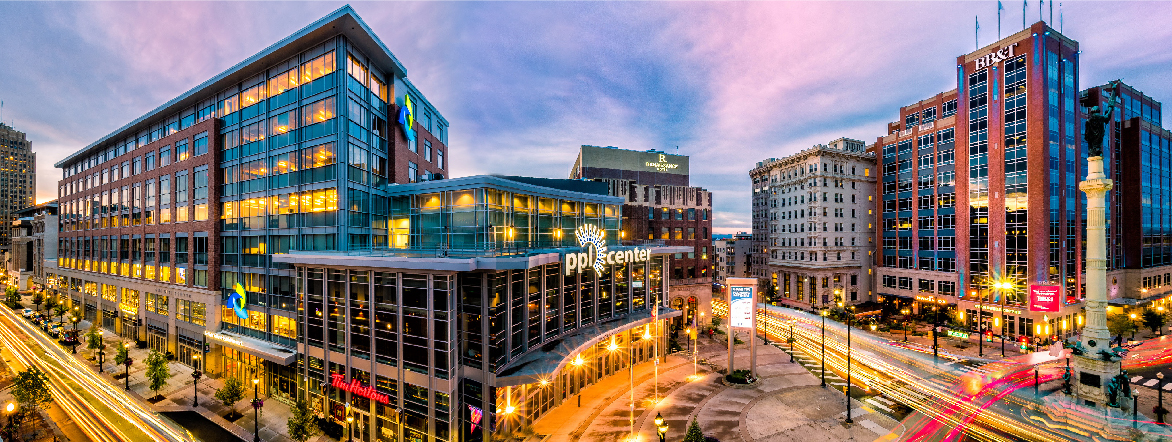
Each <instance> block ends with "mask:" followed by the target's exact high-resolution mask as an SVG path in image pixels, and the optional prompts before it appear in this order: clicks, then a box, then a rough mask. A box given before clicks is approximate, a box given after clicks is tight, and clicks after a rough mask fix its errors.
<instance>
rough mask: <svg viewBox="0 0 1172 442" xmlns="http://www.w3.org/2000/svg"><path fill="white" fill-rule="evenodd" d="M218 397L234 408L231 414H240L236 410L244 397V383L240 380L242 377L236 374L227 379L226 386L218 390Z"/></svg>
mask: <svg viewBox="0 0 1172 442" xmlns="http://www.w3.org/2000/svg"><path fill="white" fill-rule="evenodd" d="M216 399H218V400H219V401H220V402H223V403H224V405H226V406H228V408H229V409H231V410H232V412H231V413H229V415H233V414H240V413H239V412H237V411H236V409H235V405H236V403H237V402H240V401H241V400H243V399H244V383H243V382H240V379H236V377H235V376H232V377H229V378H228V379H225V380H224V386H223V387H222V388H220V389H219V390H216Z"/></svg>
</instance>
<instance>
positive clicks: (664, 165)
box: [645, 153, 680, 172]
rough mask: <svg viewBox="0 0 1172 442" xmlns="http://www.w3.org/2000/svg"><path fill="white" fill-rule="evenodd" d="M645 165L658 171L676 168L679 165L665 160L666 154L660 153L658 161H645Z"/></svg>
mask: <svg viewBox="0 0 1172 442" xmlns="http://www.w3.org/2000/svg"><path fill="white" fill-rule="evenodd" d="M645 165H646V166H647V167H652V168H655V170H658V171H660V172H667V171H669V170H673V169H678V168H679V167H680V165H679V164H675V163H669V162H667V155H665V154H662V153H661V154H659V161H655V162H652V161H646V162H645Z"/></svg>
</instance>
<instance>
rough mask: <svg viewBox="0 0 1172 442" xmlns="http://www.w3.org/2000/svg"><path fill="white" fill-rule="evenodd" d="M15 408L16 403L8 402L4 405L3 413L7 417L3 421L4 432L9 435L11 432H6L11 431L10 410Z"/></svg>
mask: <svg viewBox="0 0 1172 442" xmlns="http://www.w3.org/2000/svg"><path fill="white" fill-rule="evenodd" d="M15 410H16V404H14V403H12V402H9V403H8V405H6V406H5V407H4V415H5V416H6V417H7V419H5V421H4V432H5V433H6V434H7V436H9V437H11V436H12V434H8V432H10V431H12V412H13V411H15Z"/></svg>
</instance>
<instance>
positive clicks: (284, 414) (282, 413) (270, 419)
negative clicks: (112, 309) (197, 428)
mask: <svg viewBox="0 0 1172 442" xmlns="http://www.w3.org/2000/svg"><path fill="white" fill-rule="evenodd" d="M26 298H28V297H26ZM22 301H25V302H24V304H29V302H28V301H27V299H26V300H22ZM2 308H7V307H2ZM89 326H90V324H89V322H88V321H83V322H81V323H79V324H78V327H77V328H78V330H79V331H80V332H81V333H82V334H83V335H84V334H85V331H86V330H88V329H89ZM66 328H67V329H69V328H71V326H69V325H67V326H66ZM105 331H106V333H105V334H104V339H103V341H104V342H105V344H106V350H105V356H104V358H103V366H102V372H103V378H105V379H106V381H107V382H109V383H110V384H111V385H114V386H116V387H118V388H124V387H125V385H126V380H125V379H115V378H114V375H119V374H122V373H125V371H126V367H125V366H123V365H119V364H115V363H114V356H115V355H116V354H117V347H118V346H119V345H122V344H123V343H126V342H130V343H131V347H130V350H129V355H130V357H131V358H132V359H133V361H134V363H133V364H132V365H131V367H130V393H132V394H131V396H132V397H134V398H135V399H137V400H139V401H141V402H142V403H144V404H148V405H149V406H151V408H153V409H154V410H155V411H157V412H174V411H197V412H199V413H200V414H201V415H202V416H204V417H205V418H207V419H208V420H210V421H212V422H214V423H215V424H217V425H219V426H221V427H223V428H224V429H226V430H228V431H229V432H231V433H233V434H235V435H236V436H237V437H240V438H241V439H242V440H245V441H251V440H252V439H253V424H254V423H255V422H256V421H255V419H254V417H253V416H254V413H253V410H252V406H251V405H250V403H249V401H251V400H252V392H251V391H248V392H247V393H248V394H246V395H245V396H246V397H245V399H243V400H241V401H240V402H239V403H237V404H235V407H233V408H235V409H236V410H238V411H240V412H241V413H242V414H243V415H244V417H241V418H239V419H237V420H236V421H235V422H228V421H227V420H225V419H224V418H223V416H224V415H227V414H228V412H229V407H227V406H225V405H224V404H223V403H221V402H220V401H219V400H216V399H215V397H214V395H215V393H216V390H217V389H219V388H220V387H222V386H223V385H224V379H222V378H216V379H212V378H209V377H208V376H207V374H206V373H205V374H204V376H203V377H202V378H200V380H199V407H196V408H194V409H193V408H192V406H191V405H192V395H193V394H194V387H193V386H192V384H193V382H194V379H193V378H192V377H191V373H192V371H193V370H192V368H191V367H188V366H186V365H184V364H181V363H178V362H175V361H172V362H170V363H169V364H168V366H169V368H170V371H171V378H170V379H168V380H167V384H166V386H164V387H163V389H161V390H159V392H158V394H160V395H162V396H164V399H163V400H160V401H159V402H157V403H154V404H152V403H151V402H149V401H147V400H146V398H149V397H153V396H154V395H155V392H154V391H153V390H150V389H148V388H147V386H148V385H149V382H148V381H147V379H146V364H145V362H146V358H147V354H148V353H149V352H150V349H149V348H137V347H136V346H135V345H134V343H133V341H128V340H126V339H124V338H122V337H120V336H117V335H116V334H115V333H114V332H113V330H108V329H107V330H105ZM82 341H83V342H82V344H81V345H78V346H77V354H75V355H73V356H74V357H76V358H79V359H83V360H85V361H86V363H87V364H88V365H89V366H90V367H92V368H93V369H94V370H97V352H96V351H91V350H88V349H86V348H85V346H84V337H83V339H82ZM65 349H66V352H68V351H69V348H68V347H65ZM246 387H249V386H246ZM246 390H251V388H246ZM261 399H264V408H262V409H261V412H260V438H261V440H264V441H266V442H291V441H292V439H290V438H289V437H288V428H287V425H286V424H287V422H288V420H289V416H291V412H290V410H289V406H288V405H285V404H283V403H281V402H279V401H277V400H276V399H273V398H271V397H267V396H263V395H262V396H261ZM56 419H57V418H56V417H54V420H56ZM329 440H332V439H331V438H329V437H327V436H324V435H319V436H317V437H315V438H311V439H310V442H317V441H329ZM217 442H227V441H217Z"/></svg>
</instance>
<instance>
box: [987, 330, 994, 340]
mask: <svg viewBox="0 0 1172 442" xmlns="http://www.w3.org/2000/svg"><path fill="white" fill-rule="evenodd" d="M985 342H993V330H985Z"/></svg>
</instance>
